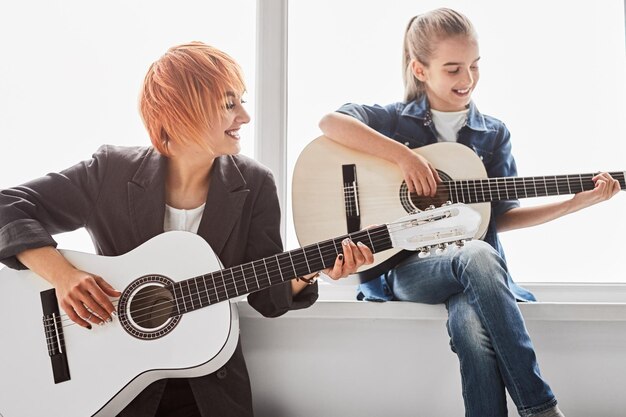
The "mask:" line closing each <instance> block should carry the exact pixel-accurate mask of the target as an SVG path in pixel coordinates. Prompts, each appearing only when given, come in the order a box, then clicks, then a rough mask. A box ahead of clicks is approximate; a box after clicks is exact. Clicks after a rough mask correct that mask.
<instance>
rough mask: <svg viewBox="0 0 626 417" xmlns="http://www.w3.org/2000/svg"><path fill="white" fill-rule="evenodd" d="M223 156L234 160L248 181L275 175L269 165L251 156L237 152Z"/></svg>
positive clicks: (228, 159) (227, 159)
mask: <svg viewBox="0 0 626 417" xmlns="http://www.w3.org/2000/svg"><path fill="white" fill-rule="evenodd" d="M221 158H225V159H226V161H232V163H233V164H234V165H235V166H236V167H237V169H238V170H239V172H240V173H241V175H242V176H243V177H244V178H245V179H246V181H250V180H251V179H257V180H263V179H265V178H266V177H268V176H269V177H273V175H272V171H271V170H270V169H269V168H268V167H267V166H265V165H263V164H262V163H261V162H259V161H257V160H255V159H253V158H251V157H249V156H246V155H242V154H237V155H227V156H223V157H221Z"/></svg>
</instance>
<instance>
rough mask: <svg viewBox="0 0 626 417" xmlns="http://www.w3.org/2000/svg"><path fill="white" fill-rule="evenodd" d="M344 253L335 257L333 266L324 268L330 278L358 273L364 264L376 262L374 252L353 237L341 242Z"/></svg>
mask: <svg viewBox="0 0 626 417" xmlns="http://www.w3.org/2000/svg"><path fill="white" fill-rule="evenodd" d="M341 245H342V247H343V253H340V254H339V255H338V256H337V258H336V259H335V264H334V265H333V267H332V268H327V269H325V270H323V271H322V272H324V274H326V275H327V276H328V277H329V278H330V279H333V280H338V279H341V278H345V277H347V276H348V275H351V274H354V273H356V271H357V269H359V268H360V267H361V266H362V265H369V264H371V263H373V262H374V254H373V253H372V251H371V250H370V248H368V247H367V246H366V245H365V244H363V243H361V242H357V243H354V242H353V241H352V240H351V239H348V238H346V239H344V240H343V241H342V242H341Z"/></svg>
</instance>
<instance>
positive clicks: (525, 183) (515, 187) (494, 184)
mask: <svg viewBox="0 0 626 417" xmlns="http://www.w3.org/2000/svg"><path fill="white" fill-rule="evenodd" d="M610 174H611V176H612V177H613V178H614V179H616V180H618V181H619V183H620V187H621V189H622V190H626V181H625V179H624V172H610ZM595 175H596V174H574V175H552V176H542V177H503V178H486V179H479V180H455V181H444V182H443V183H442V184H441V185H440V187H441V188H442V189H443V190H444V191H445V192H447V193H448V195H449V199H450V201H452V202H453V203H467V204H472V203H484V202H488V201H498V200H515V199H520V198H528V197H544V196H552V195H566V194H576V193H579V192H581V191H586V190H592V189H593V188H594V187H595V185H594V182H593V181H592V178H593V177H594V176H595Z"/></svg>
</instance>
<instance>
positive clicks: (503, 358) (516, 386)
mask: <svg viewBox="0 0 626 417" xmlns="http://www.w3.org/2000/svg"><path fill="white" fill-rule="evenodd" d="M466 268H467V266H465V268H463V270H462V274H464V273H465V269H466ZM466 282H467V286H466V289H467V290H468V291H470V292H471V293H472V295H473V296H474V297H475V300H476V303H475V305H476V308H477V309H478V311H479V313H480V316H481V318H482V319H483V320H484V321H485V322H486V323H483V325H486V326H487V331H488V332H489V336H490V338H491V345H492V346H493V348H494V350H495V351H496V355H497V356H499V357H500V358H501V359H500V360H501V361H502V362H503V363H504V365H505V366H504V372H506V374H507V376H508V377H509V380H510V381H511V383H512V384H513V387H512V388H513V389H514V390H515V396H516V397H517V398H518V401H520V402H521V401H522V396H521V394H520V390H519V381H518V380H517V378H515V377H514V376H513V375H512V374H511V373H510V371H509V368H510V367H511V365H510V361H509V358H508V356H507V355H506V353H505V352H503V351H502V350H501V349H500V348H499V346H498V344H497V343H494V338H493V334H492V332H491V329H492V328H493V323H491V322H490V321H489V319H488V318H487V316H486V315H485V314H484V312H483V310H482V308H481V306H480V303H478V299H479V297H478V295H477V294H476V291H475V290H474V288H473V285H472V283H471V282H470V280H467V281H466ZM500 371H501V372H502V371H503V370H502V369H501V370H500ZM507 388H508V387H507ZM509 392H510V388H509ZM516 405H517V407H518V408H520V407H524V405H520V404H516Z"/></svg>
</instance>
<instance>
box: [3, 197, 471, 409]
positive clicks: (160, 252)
mask: <svg viewBox="0 0 626 417" xmlns="http://www.w3.org/2000/svg"><path fill="white" fill-rule="evenodd" d="M479 224H480V217H479V215H478V213H476V212H475V211H474V210H472V209H470V208H468V207H467V206H464V205H462V204H455V205H448V206H445V207H441V208H438V209H434V210H429V211H426V212H423V213H419V214H414V215H410V216H406V217H404V218H402V219H399V220H398V221H396V222H393V223H389V224H385V225H382V226H377V227H373V228H370V229H367V230H364V231H359V232H356V233H351V234H349V235H344V236H340V237H338V238H335V239H329V240H324V241H321V242H319V243H316V244H313V245H308V246H306V247H304V248H300V249H295V250H292V251H289V252H284V253H281V254H277V255H274V256H270V257H267V258H264V259H260V260H256V261H253V262H249V263H246V264H243V265H238V266H235V267H232V268H228V269H221V266H220V262H219V260H218V259H217V257H216V256H215V255H214V253H213V251H212V250H211V248H210V247H209V245H208V244H207V243H206V242H205V241H204V239H202V238H201V237H199V236H197V235H195V234H191V233H186V232H169V233H164V234H162V235H159V236H157V237H155V238H153V239H151V240H150V241H148V242H146V243H145V244H143V245H141V246H140V247H138V248H136V249H135V250H133V251H131V252H129V253H127V254H125V255H122V256H117V257H104V256H97V255H90V254H85V253H80V252H72V251H63V254H64V255H65V256H66V257H67V258H68V259H69V261H70V262H71V263H72V264H74V265H75V266H76V267H77V268H80V269H82V270H85V271H89V272H91V273H94V274H98V275H100V276H102V277H103V278H104V279H105V280H107V281H108V282H109V283H111V284H112V285H113V286H114V287H115V288H117V289H119V290H121V291H122V295H121V296H120V297H119V299H117V300H115V304H116V306H117V314H118V318H117V319H115V320H114V321H113V323H110V324H106V325H104V326H94V327H93V329H92V330H86V329H84V328H82V327H80V326H78V325H76V324H74V323H73V322H72V321H70V320H69V319H68V317H67V316H66V315H65V314H63V312H62V311H59V306H58V304H57V300H56V297H55V293H54V289H53V288H52V287H51V286H50V285H49V284H48V283H47V282H46V281H45V280H43V279H42V278H40V277H38V276H37V275H35V274H34V273H32V272H30V271H15V270H11V269H8V268H4V269H2V270H0V294H2V296H3V302H2V304H1V305H0V313H1V317H2V320H1V321H0V335H1V338H2V339H1V340H2V342H1V343H0V416H2V417H40V416H41V417H43V416H54V417H87V416H99V417H104V416H114V415H116V414H117V413H118V412H119V411H121V410H122V409H123V408H124V407H125V406H126V405H127V404H128V403H129V402H130V401H131V400H132V399H133V398H134V397H135V396H136V395H137V394H138V393H139V392H141V391H142V390H143V389H144V388H145V387H146V386H147V385H149V384H150V383H152V382H153V381H156V380H158V379H162V378H167V377H192V376H200V375H205V374H208V373H211V372H214V371H215V370H217V369H219V368H220V367H221V366H223V365H224V364H225V363H226V361H228V359H229V358H230V356H231V355H232V353H233V351H234V349H235V347H236V345H237V340H238V336H239V324H238V315H237V309H236V307H235V304H232V303H231V301H229V300H231V299H233V298H235V297H238V296H242V295H244V294H248V293H250V292H253V291H256V290H259V289H263V288H267V287H270V286H272V285H275V284H279V283H283V282H285V281H287V280H290V279H292V278H293V277H295V276H302V275H306V274H308V273H311V272H315V271H318V270H321V269H324V268H327V267H329V266H332V265H333V264H334V262H335V259H336V256H337V255H338V254H339V253H341V247H342V246H341V241H342V240H343V239H344V238H345V237H348V236H349V237H351V238H352V239H353V240H354V241H355V242H357V241H361V242H363V243H365V244H366V245H367V246H369V247H370V248H371V249H372V250H373V251H374V252H380V251H384V250H387V249H390V248H392V247H397V248H403V249H409V250H415V249H418V248H423V247H427V246H433V245H435V246H436V245H440V244H445V243H449V242H457V241H462V240H464V239H471V237H472V236H474V234H475V233H476V229H477V227H478V225H479Z"/></svg>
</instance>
